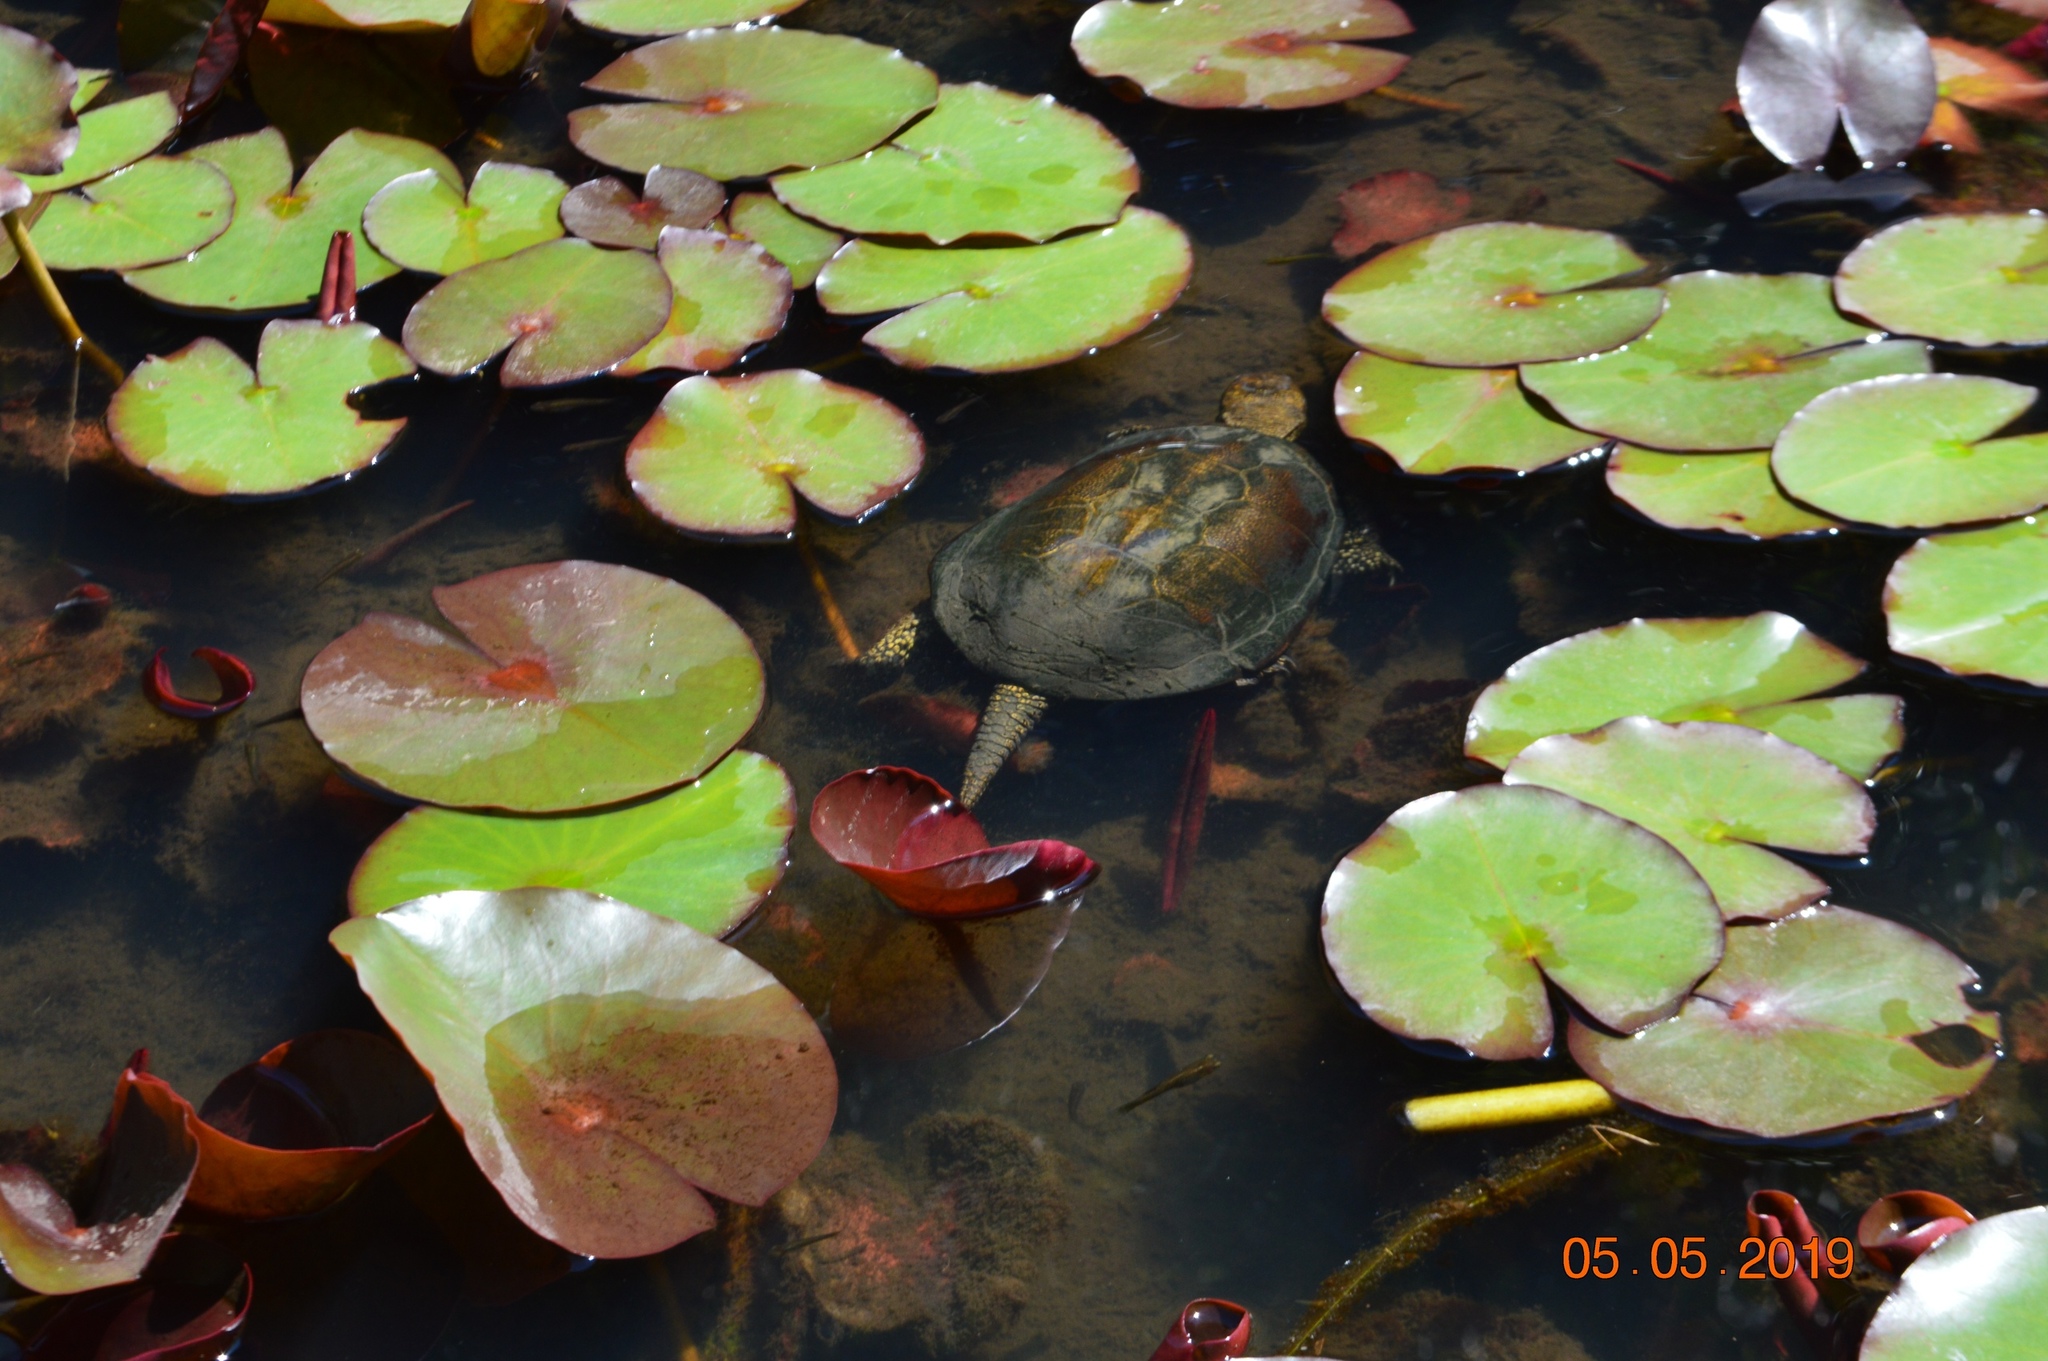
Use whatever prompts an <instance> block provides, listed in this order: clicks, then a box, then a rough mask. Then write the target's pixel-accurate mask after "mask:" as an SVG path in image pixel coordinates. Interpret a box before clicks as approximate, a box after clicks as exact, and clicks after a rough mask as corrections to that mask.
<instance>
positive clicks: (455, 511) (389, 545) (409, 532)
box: [313, 500, 476, 586]
mask: <svg viewBox="0 0 2048 1361" xmlns="http://www.w3.org/2000/svg"><path fill="white" fill-rule="evenodd" d="M475 504H476V502H475V501H474V500H469V501H457V502H456V503H455V504H454V505H452V506H448V507H446V508H445V509H442V510H437V511H435V512H434V513H433V514H432V515H429V516H427V518H425V519H424V520H420V521H417V522H415V523H413V524H410V525H407V526H406V527H405V528H404V529H401V530H399V531H398V532H397V533H396V534H393V535H392V536H391V537H390V538H388V539H386V540H384V542H382V543H380V544H378V545H377V546H376V547H374V548H369V549H357V550H356V551H354V552H352V553H349V554H347V555H345V556H344V557H343V558H342V560H341V561H340V562H337V563H335V564H334V566H332V567H330V568H328V569H327V570H326V572H324V573H322V574H321V577H320V580H318V581H316V582H314V583H313V584H314V585H315V586H324V585H326V584H327V583H328V582H329V581H331V580H333V579H334V578H335V577H338V576H340V575H341V574H342V573H343V572H347V571H351V570H353V569H355V568H357V567H375V566H376V565H377V564H378V563H380V562H382V561H384V560H385V559H386V558H388V557H390V556H391V555H392V554H394V553H396V552H397V551H398V550H399V549H401V548H403V547H405V546H406V545H407V544H409V543H411V542H412V541H413V540H414V539H417V538H418V537H419V536H420V535H422V534H424V533H426V532H427V531H428V530H430V529H432V528H433V527H434V526H435V525H438V524H440V523H441V522H442V521H443V520H447V519H451V518H453V517H454V516H456V515H459V514H461V513H462V512H463V511H465V510H468V509H469V508H470V507H471V506H473V505H475Z"/></svg>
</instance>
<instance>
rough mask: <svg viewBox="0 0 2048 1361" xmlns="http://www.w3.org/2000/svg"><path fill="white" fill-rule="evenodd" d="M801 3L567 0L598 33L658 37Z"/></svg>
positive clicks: (798, 0)
mask: <svg viewBox="0 0 2048 1361" xmlns="http://www.w3.org/2000/svg"><path fill="white" fill-rule="evenodd" d="M803 2H804V0H570V2H569V13H571V14H573V15H575V16H576V22H577V23H579V24H583V25H585V26H587V27H590V28H594V29H597V30H598V31H599V32H601V33H623V34H625V35H626V36H627V37H629V38H658V37H663V36H665V35H667V34H671V33H687V32H689V31H690V30H691V29H693V28H728V27H730V26H732V25H733V24H745V23H752V22H754V21H756V20H759V19H772V18H774V17H775V16H776V15H778V14H787V13H789V12H790V11H791V10H793V9H795V8H796V7H797V6H799V5H801V4H803Z"/></svg>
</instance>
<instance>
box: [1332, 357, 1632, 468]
mask: <svg viewBox="0 0 2048 1361" xmlns="http://www.w3.org/2000/svg"><path fill="white" fill-rule="evenodd" d="M1337 424H1338V425H1339V426H1341V427H1343V430H1344V433H1345V434H1347V435H1349V436H1351V438H1353V439H1355V440H1359V441H1361V442H1363V443H1366V444H1370V445H1373V446H1374V447H1376V448H1378V449H1380V450H1382V451H1384V452H1385V453H1386V454H1387V456H1388V457H1389V458H1391V459H1393V460H1394V462H1395V463H1397V464H1399V465H1400V467H1401V471H1402V472H1404V473H1414V474H1417V475H1418V476H1434V475H1436V474H1440V473H1460V472H1475V471H1500V472H1510V473H1527V472H1534V471H1535V470H1536V469H1538V468H1545V467H1548V466H1550V465H1551V464H1553V463H1557V462H1560V461H1561V460H1564V459H1568V458H1571V457H1573V456H1574V455H1577V454H1583V453H1586V452H1588V451H1589V450H1593V449H1597V448H1599V447H1600V446H1601V445H1602V444H1603V443H1605V441H1604V440H1602V439H1601V438H1600V437H1599V436H1597V435H1588V434H1586V433H1585V432H1584V431H1582V430H1574V429H1572V427H1570V426H1568V425H1566V424H1564V423H1563V422H1561V421H1556V420H1552V419H1551V418H1550V417H1549V416H1547V415H1545V414H1544V413H1543V412H1541V411H1539V410H1537V409H1536V408H1535V406H1533V405H1532V404H1531V403H1530V401H1529V399H1528V398H1527V397H1526V396H1524V395H1523V393H1522V388H1521V384H1519V383H1518V382H1516V381H1515V371H1514V370H1513V369H1446V368H1437V367H1434V366H1432V365H1426V364H1404V363H1402V362H1401V361H1400V360H1398V359H1386V358H1382V357H1381V356H1379V355H1376V354H1370V353H1361V354H1355V355H1353V356H1352V357H1351V362H1350V363H1348V364H1346V365H1345V366H1344V372H1342V373H1340V374H1338V375H1337Z"/></svg>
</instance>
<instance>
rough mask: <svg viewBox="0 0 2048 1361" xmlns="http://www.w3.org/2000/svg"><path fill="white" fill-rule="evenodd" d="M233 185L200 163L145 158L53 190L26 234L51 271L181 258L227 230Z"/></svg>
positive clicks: (134, 265) (127, 266) (232, 210)
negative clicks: (79, 186) (71, 188)
mask: <svg viewBox="0 0 2048 1361" xmlns="http://www.w3.org/2000/svg"><path fill="white" fill-rule="evenodd" d="M234 213H235V191H234V189H233V188H232V187H231V186H230V185H229V184H228V177H227V176H226V175H223V174H221V173H220V171H218V170H216V169H214V168H213V167H212V166H211V165H208V164H207V163H206V162H205V161H195V160H188V159H186V158H184V157H182V156H151V157H150V158H149V159H148V160H145V161H138V162H137V163H136V164H134V165H131V166H129V167H128V168H127V169H126V170H117V171H115V172H114V173H113V174H111V175H108V176H106V177H105V178H104V179H99V180H95V181H93V182H92V183H91V184H88V185H86V186H85V187H84V188H82V189H78V190H74V191H72V192H70V193H61V194H57V195H55V196H53V197H52V198H51V199H50V201H49V202H48V204H46V205H45V206H44V208H43V215H42V216H41V217H40V218H38V219H37V220H36V225H35V229H34V231H32V232H31V233H30V237H31V239H32V240H33V241H34V242H35V247H36V250H37V252H38V253H39V254H41V255H42V257H43V263H44V264H46V265H48V266H49V267H50V268H51V269H135V268H138V267H140V266H143V265H155V264H161V263H163V262H164V261H166V260H181V259H183V258H184V257H185V256H187V255H190V254H191V253H192V252H193V251H195V250H198V249H199V248H200V247H201V246H204V245H205V244H206V243H207V242H209V241H212V240H214V239H215V238H216V237H218V236H219V235H220V234H221V233H222V232H225V231H226V230H227V229H228V223H229V221H230V220H231V219H232V218H233V217H234Z"/></svg>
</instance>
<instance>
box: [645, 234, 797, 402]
mask: <svg viewBox="0 0 2048 1361" xmlns="http://www.w3.org/2000/svg"><path fill="white" fill-rule="evenodd" d="M658 255H659V258H660V260H661V268H662V272H663V273H664V274H666V275H668V282H669V288H670V290H671V291H672V293H673V297H674V301H673V302H672V303H671V304H670V306H669V314H668V321H667V322H666V323H665V324H664V325H663V326H662V328H661V332H660V334H658V335H656V336H655V337H654V339H652V340H650V341H648V342H647V344H646V345H644V346H642V347H641V348H640V349H639V350H638V351H637V352H636V353H635V354H634V355H633V356H632V357H631V358H630V359H627V360H626V361H625V362H624V363H622V364H620V365H619V373H620V374H621V375H633V374H641V373H646V372H649V371H650V370H653V369H694V370H697V371H700V372H708V371H710V370H713V369H723V368H730V367H731V366H732V365H733V364H735V363H737V362H738V361H739V358H740V356H741V355H743V354H745V353H746V352H747V351H748V350H749V349H751V348H752V347H753V346H755V345H758V344H760V343H761V342H762V341H764V340H769V339H772V338H773V337H774V336H776V335H777V334H779V333H780V332H781V330H782V323H783V322H784V321H785V320H786V319H787V318H788V316H789V302H790V294H791V291H792V290H791V286H790V278H789V271H788V270H787V269H784V268H783V267H782V266H781V265H780V264H778V263H776V261H775V259H774V257H773V256H771V255H769V254H768V252H766V251H764V250H762V249H761V248H760V247H759V246H757V245H755V244H754V243H753V242H751V241H741V240H739V239H737V238H735V237H730V236H727V235H726V234H725V233H724V232H717V231H692V230H690V229H689V228H687V227H664V228H663V229H662V232H661V245H660V249H659V251H658Z"/></svg>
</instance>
